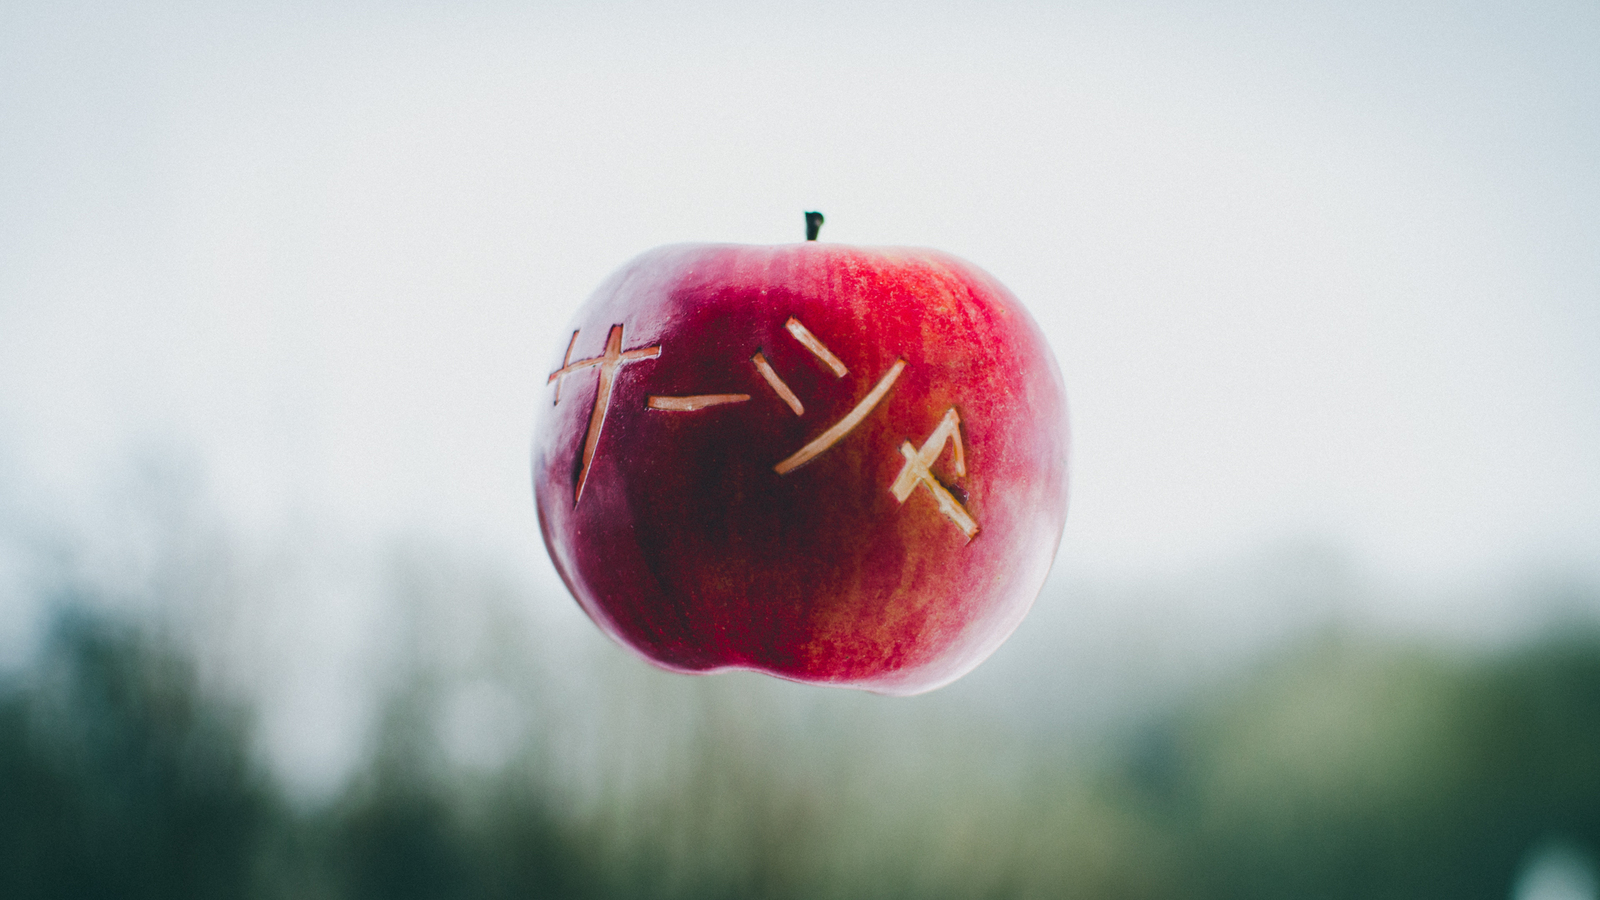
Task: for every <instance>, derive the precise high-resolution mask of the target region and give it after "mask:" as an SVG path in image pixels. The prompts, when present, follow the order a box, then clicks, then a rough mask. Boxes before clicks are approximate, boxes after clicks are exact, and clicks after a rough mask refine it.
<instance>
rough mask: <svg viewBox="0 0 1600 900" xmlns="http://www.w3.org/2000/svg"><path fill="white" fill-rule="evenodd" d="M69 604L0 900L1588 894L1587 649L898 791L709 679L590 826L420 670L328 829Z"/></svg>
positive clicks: (1368, 644)
mask: <svg viewBox="0 0 1600 900" xmlns="http://www.w3.org/2000/svg"><path fill="white" fill-rule="evenodd" d="M55 608H56V609H57V610H58V611H57V612H56V614H55V616H54V624H53V626H52V629H51V633H50V637H49V639H48V642H47V644H46V646H45V648H44V650H43V652H42V653H41V654H40V655H39V656H38V657H37V658H36V659H35V660H34V661H33V662H32V663H30V664H29V665H28V666H27V667H26V668H24V669H22V670H19V671H16V672H14V673H12V674H11V675H10V676H8V678H7V680H6V682H5V684H4V689H3V692H0V897H6V898H19V900H20V898H33V897H41V898H42V897H61V898H80V897H83V898H87V897H97V898H98V897H120V898H142V897H152V898H153V897H162V898H182V897H207V898H220V897H260V898H273V897H330V898H332V897H351V898H367V897H372V898H408V897H418V898H423V897H427V898H453V897H462V898H466V897H546V896H548V897H695V898H712V897H822V896H838V897H851V896H858V897H895V896H903V897H932V896H949V897H1106V898H1134V897H1140V898H1166V897H1171V898H1208V897H1215V898H1258V897H1259V898H1330V900H1331V898H1385V897H1394V898H1400V897H1408V898H1430V897H1440V898H1446V897H1448V898H1453V900H1462V898H1478V897H1482V898H1506V897H1511V896H1513V895H1514V894H1516V892H1517V879H1518V877H1519V873H1520V874H1521V875H1522V876H1523V877H1524V881H1526V878H1527V867H1528V865H1529V864H1530V863H1529V861H1530V860H1531V859H1536V858H1537V857H1538V854H1539V852H1540V848H1548V847H1552V846H1554V847H1560V848H1575V849H1571V850H1567V851H1563V852H1566V853H1567V854H1568V857H1570V858H1573V859H1577V860H1578V863H1577V865H1578V868H1577V870H1576V871H1577V873H1578V875H1577V876H1574V877H1576V878H1577V881H1578V887H1577V888H1575V890H1579V891H1580V893H1579V894H1576V895H1575V894H1573V893H1571V892H1570V891H1569V893H1567V894H1560V893H1559V891H1558V892H1557V893H1554V894H1551V893H1550V892H1549V891H1548V890H1546V894H1545V895H1541V896H1581V890H1582V889H1587V890H1589V891H1590V892H1591V896H1592V890H1593V886H1592V883H1591V884H1590V885H1588V886H1587V888H1584V886H1583V885H1582V884H1581V882H1582V880H1583V877H1584V875H1583V871H1584V870H1583V866H1585V865H1588V866H1589V867H1590V868H1589V869H1588V872H1589V873H1590V874H1589V876H1588V877H1592V872H1593V869H1592V861H1591V862H1588V863H1585V862H1584V861H1583V860H1584V854H1588V853H1592V852H1593V850H1594V848H1597V847H1600V636H1597V635H1596V633H1594V632H1593V631H1590V630H1585V629H1583V628H1572V629H1568V630H1567V631H1565V632H1564V633H1561V634H1557V635H1552V636H1549V637H1546V638H1544V639H1542V640H1539V641H1537V642H1533V643H1529V644H1526V645H1523V646H1520V647H1516V648H1512V649H1509V650H1501V651H1496V652H1493V653H1489V652H1483V653H1477V654H1464V653H1453V654H1452V653H1445V652H1443V651H1438V650H1435V649H1433V648H1431V647H1429V646H1423V645H1413V644H1405V643H1398V642H1393V641H1383V640H1378V639H1360V638H1355V637H1351V636H1349V635H1348V634H1345V633H1341V632H1337V631H1329V632H1327V633H1323V634H1320V635H1318V636H1315V637H1313V638H1311V639H1308V640H1304V641H1301V642H1299V643H1298V644H1296V645H1295V646H1293V647H1292V648H1291V649H1289V650H1287V651H1284V652H1281V653H1279V654H1277V655H1276V656H1275V657H1274V658H1273V659H1271V660H1269V661H1267V662H1266V663H1264V664H1262V665H1260V666H1258V667H1256V668H1254V669H1252V670H1251V671H1249V672H1246V673H1243V674H1239V675H1236V676H1234V677H1232V678H1230V679H1225V680H1223V681H1219V682H1218V683H1216V684H1214V685H1213V686H1211V687H1210V688H1209V689H1207V690H1206V691H1204V692H1202V693H1201V694H1198V695H1195V696H1191V697H1190V698H1188V699H1187V700H1185V701H1184V702H1183V703H1181V704H1179V705H1177V706H1176V707H1174V708H1171V709H1168V710H1166V711H1164V712H1156V713H1152V714H1150V715H1148V716H1146V717H1142V718H1141V719H1140V721H1139V723H1138V724H1137V725H1136V727H1132V728H1128V729H1122V730H1117V731H1115V733H1114V734H1112V735H1111V736H1109V737H1107V738H1106V739H1105V740H1104V741H1103V742H1101V743H1100V744H1098V745H1097V746H1096V747H1095V748H1094V749H1093V750H1092V751H1088V750H1085V749H1083V747H1082V746H1072V747H1069V746H1067V745H1066V744H1063V743H1057V742H1053V741H1051V740H1049V739H1046V738H1043V737H1038V736H1033V737H1025V736H1016V737H1008V736H1005V735H1000V736H996V735H993V734H990V735H987V736H977V735H976V734H974V736H973V737H972V738H971V739H970V740H967V739H963V738H962V737H961V734H962V732H961V730H960V727H952V728H949V729H946V730H944V731H941V732H938V733H936V734H935V735H934V738H935V739H936V740H937V741H948V743H947V744H944V745H943V746H933V747H931V748H929V752H928V753H927V755H926V756H924V757H922V758H920V759H918V760H915V761H912V762H908V763H906V764H905V765H904V766H902V767H901V772H900V778H901V780H900V781H898V782H895V783H888V782H885V783H884V784H883V786H882V788H881V790H880V789H875V788H873V787H872V786H871V784H870V782H871V779H867V780H866V782H867V783H864V782H863V780H862V779H861V778H857V777H852V773H850V772H849V771H848V769H849V767H850V762H849V760H848V758H843V759H841V758H840V757H838V756H829V755H827V754H826V753H824V752H822V751H818V750H816V748H815V747H812V746H808V743H807V742H808V740H814V741H816V742H822V743H825V742H826V741H827V740H828V734H827V731H828V729H830V728H831V729H834V730H848V729H849V728H850V727H851V725H850V723H849V722H846V721H834V722H832V723H831V724H829V723H823V725H826V727H822V726H820V725H819V724H818V723H816V722H811V723H809V724H807V725H806V726H804V727H802V728H798V729H796V728H788V729H787V730H785V728H784V726H783V725H782V724H781V723H779V722H777V721H776V720H774V719H773V717H772V716H770V715H768V714H766V713H763V712H762V711H761V710H760V709H759V708H752V707H751V706H749V705H745V706H740V702H741V701H739V699H738V698H739V697H740V696H743V695H741V694H740V691H742V690H743V688H742V687H740V685H743V684H745V683H746V682H744V681H740V680H739V679H741V678H742V677H743V676H719V677H718V678H715V679H710V680H709V681H710V682H711V683H718V684H724V685H732V687H728V688H717V690H721V691H723V693H722V694H721V695H718V696H721V697H722V701H718V702H716V703H712V704H710V705H702V706H698V707H696V706H685V707H681V708H674V709H668V710H665V712H664V714H665V715H667V716H669V717H676V718H681V719H682V720H683V722H682V723H681V724H682V729H683V730H684V731H685V732H686V733H688V734H689V735H690V746H691V747H692V752H691V753H690V754H689V756H688V758H687V760H686V761H684V762H683V763H682V764H681V765H680V766H679V767H678V768H676V769H673V770H672V771H671V775H670V777H669V778H667V779H665V780H663V781H660V782H657V783H654V784H653V786H652V784H651V783H647V782H643V781H635V782H632V784H633V785H634V786H633V787H619V788H616V789H603V790H601V791H600V792H599V794H598V796H599V798H600V799H599V800H598V801H597V802H594V803H589V804H577V805H575V804H573V803H571V802H569V801H568V800H566V799H563V798H564V797H566V796H567V792H566V791H565V789H564V786H563V785H561V784H556V783H551V780H552V779H554V778H556V777H558V776H555V775H552V774H551V773H552V772H553V771H555V770H554V769H552V768H550V767H548V766H541V765H539V764H536V763H534V762H530V761H528V760H527V759H522V758H520V757H519V758H518V760H520V761H518V760H513V761H512V762H509V763H507V764H504V765H500V766H498V767H493V768H489V769H485V768H482V767H478V768H471V769H466V768H462V767H460V766H455V765H452V764H451V763H449V762H448V761H447V760H446V758H445V756H444V755H442V754H441V753H440V751H439V747H438V746H437V744H438V737H437V735H438V731H437V729H435V728H433V727H432V725H431V724H430V717H431V716H432V715H434V712H435V706H434V705H433V704H432V703H431V701H430V699H429V697H430V696H431V690H432V688H430V685H429V683H428V681H427V679H426V678H422V677H418V678H412V679H410V680H409V681H407V682H406V683H405V684H404V685H403V686H402V687H401V688H399V689H397V690H395V691H394V692H393V693H392V695H391V696H390V697H389V699H388V701H387V702H386V705H385V710H384V713H383V715H382V717H381V723H382V724H381V727H380V728H379V730H378V734H379V738H378V739H377V740H376V741H375V743H374V745H373V749H372V752H371V753H370V755H369V758H368V759H367V760H366V762H365V763H363V765H362V767H361V768H360V770H359V771H358V772H357V774H356V775H355V777H354V778H352V779H351V780H350V782H349V783H348V784H347V785H346V786H345V787H344V788H343V789H342V790H341V791H340V792H339V793H338V794H337V796H336V797H334V798H333V799H332V800H331V801H330V802H325V803H319V804H312V805H310V806H307V805H306V804H304V803H298V802H294V801H292V800H291V799H290V798H289V797H288V795H286V794H285V793H284V791H283V790H282V789H281V788H280V787H278V786H277V784H276V783H275V780H274V778H273V777H272V776H271V775H270V774H269V772H268V771H267V770H266V769H265V767H264V766H262V765H261V764H260V763H258V762H256V761H255V754H253V753H252V752H251V750H250V748H251V746H252V743H251V737H250V735H251V728H252V724H251V723H252V719H251V715H250V711H249V710H248V709H247V708H245V707H244V706H243V705H241V704H239V703H237V702H233V701H230V700H228V699H227V698H225V697H219V696H217V692H215V691H210V690H207V689H206V688H205V687H204V686H203V683H202V680H201V679H199V678H198V677H197V674H196V667H195V665H194V663H193V662H191V660H190V659H189V656H188V654H187V653H186V651H184V650H183V649H182V647H181V646H180V645H179V644H178V643H177V642H174V641H172V640H168V639H165V638H162V637H161V636H159V634H158V633H157V632H156V630H155V629H150V628H141V627H136V626H134V625H132V624H129V623H128V622H127V621H123V620H122V619H120V618H119V617H117V616H115V615H113V614H110V613H106V612H103V611H102V612H98V613H94V612H89V611H88V610H90V609H94V608H100V607H95V606H94V605H93V604H87V603H80V602H77V601H75V600H73V599H70V598H69V599H67V600H64V601H62V602H59V603H57V604H56V606H55ZM623 689H626V684H624V685H623ZM777 689H778V690H804V689H801V688H795V687H793V686H787V685H778V686H777ZM755 696H765V695H760V694H757V695H755ZM723 701H726V702H723ZM758 706H759V704H758ZM808 734H809V735H810V737H809V738H808ZM975 748H976V749H975ZM985 748H992V749H993V750H994V752H993V754H992V757H991V755H990V751H989V750H987V749H985ZM662 752H663V753H666V752H668V750H667V749H666V748H663V750H662ZM986 758H992V760H993V762H992V764H987V763H986V762H985V759H986ZM819 760H821V762H819ZM830 766H833V767H842V768H840V770H839V771H837V773H836V777H835V776H834V775H830V768H829V767H830ZM797 773H798V774H797ZM1591 859H1592V858H1591ZM1569 881H1571V879H1569ZM1558 887H1559V886H1558ZM1522 893H1523V894H1527V893H1528V892H1527V891H1526V890H1524V891H1523V892H1522Z"/></svg>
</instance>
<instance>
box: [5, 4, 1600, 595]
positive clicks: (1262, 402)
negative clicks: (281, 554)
mask: <svg viewBox="0 0 1600 900" xmlns="http://www.w3.org/2000/svg"><path fill="white" fill-rule="evenodd" d="M520 6H522V4H505V5H494V4H485V3H479V4H472V3H455V4H444V3H441V4H434V5H431V6H430V5H426V4H402V5H398V6H397V5H393V4H377V3H371V4H359V3H326V4H324V3H306V4H303V5H301V6H299V7H294V6H290V5H285V4H261V5H260V8H252V7H243V6H238V7H232V8H226V7H224V6H223V5H220V4H209V3H192V4H177V3H171V4H161V5H152V6H151V7H149V8H137V7H136V6H134V5H132V4H128V5H111V4H106V5H96V4H78V5H72V4H66V3H26V2H19V0H12V2H9V3H7V4H5V6H4V8H3V10H0V465H3V466H4V467H5V468H6V469H7V470H8V471H7V472H6V473H5V474H4V475H3V476H0V478H3V481H4V483H5V484H4V487H5V490H8V491H12V492H15V493H20V494H21V495H22V496H23V498H24V500H26V501H28V502H39V503H44V502H52V503H54V502H59V499H60V498H63V497H66V498H72V497H77V496H80V495H84V494H86V493H87V492H90V491H92V490H95V489H98V487H99V486H100V485H102V484H103V483H104V480H105V478H106V477H107V474H106V473H107V472H110V471H114V470H115V467H116V461H117V460H118V459H120V458H121V457H123V456H125V455H126V454H127V453H129V452H130V451H131V450H135V449H138V448H140V447H145V446H148V445H151V444H154V445H156V446H159V447H175V448H181V449H183V450H184V451H185V452H187V453H190V454H192V455H194V456H195V457H197V458H198V459H199V460H201V461H202V463H203V464H204V467H205V469H206V471H207V473H208V476H209V478H210V479H211V481H212V483H213V486H214V488H215V491H216V493H217V494H218V496H219V498H220V501H221V503H222V504H223V506H224V509H225V511H226V514H227V515H228V516H230V517H232V518H234V519H235V520H237V521H239V522H240V523H243V524H244V525H245V526H247V527H249V528H252V529H256V530H259V531H260V532H261V533H267V534H270V533H273V532H274V531H281V530H284V529H288V528H291V527H293V525H294V523H295V522H298V521H307V520H312V521H317V522H324V523H333V524H334V525H335V526H336V527H339V528H348V529H351V530H354V531H356V532H358V533H373V534H379V533H387V532H394V531H406V530H410V529H418V528H420V529H426V530H430V531H433V532H436V533H443V534H446V535H449V536H452V537H453V538H457V539H460V540H462V541H465V542H472V543H477V544H481V545H483V546H487V547H490V548H495V550H496V552H499V553H503V554H504V555H505V556H506V557H507V558H508V559H516V560H520V561H521V564H524V565H527V566H529V567H534V568H540V569H541V570H545V571H547V570H546V569H543V567H546V566H547V564H546V563H545V562H544V553H543V549H542V547H540V546H539V545H538V537H537V528H536V526H535V524H534V516H533V506H532V501H531V496H530V489H529V478H528V471H527V468H528V462H527V452H528V444H529V429H530V427H531V421H532V415H533V410H534V408H535V404H536V403H538V402H541V401H542V400H543V399H544V397H545V388H544V387H543V376H544V374H545V372H546V371H547V368H548V366H549V364H550V362H551V360H552V358H554V357H558V356H559V353H560V350H561V347H562V346H563V344H562V340H563V335H564V334H565V333H566V332H564V330H563V329H564V326H565V323H566V320H567V319H568V317H569V316H570V315H571V314H572V313H573V311H574V310H575V309H576V307H577V306H578V304H580V303H581V302H582V301H583V300H584V299H585V297H586V296H587V295H588V293H589V292H590V291H591V290H592V289H593V288H594V287H595V286H596V285H597V284H598V283H599V282H600V281H601V279H602V278H604V277H605V276H606V275H607V274H608V273H609V272H610V271H611V270H613V269H615V268H616V267H618V266H619V265H621V264H622V263H623V262H624V261H626V260H627V259H628V258H630V257H632V256H633V255H635V254H637V253H639V252H641V251H643V250H646V249H648V248H650V247H653V246H656V245H659V244H664V243H672V242H679V241H694V240H715V241H738V242H751V243H770V242H780V241H789V240H794V239H797V238H798V237H800V236H801V234H802V227H803V226H802V219H801V212H802V211H803V210H807V209H821V210H823V211H824V212H825V213H826V214H827V217H828V223H827V226H826V227H825V229H824V231H823V236H824V238H825V239H830V240H834V241H840V242H849V243H862V244H912V245H924V246H932V247H938V248H940V249H944V250H947V251H950V252H953V253H956V254H958V255H960V256H963V257H965V258H967V259H970V260H971V261H973V262H975V263H977V264H978V265H980V266H982V267H984V268H987V269H988V270H990V271H991V272H993V273H994V274H995V275H997V276H998V277H999V278H1000V279H1001V280H1002V281H1004V282H1005V283H1006V284H1008V285H1009V286H1010V287H1011V288H1012V289H1013V290H1014V291H1015V292H1016V293H1017V294H1018V295H1019V296H1020V297H1021V298H1022V299H1023V301H1024V302H1025V303H1026V304H1028V305H1029V307H1030V308H1031V309H1032V310H1033V312H1034V314H1035V316H1036V317H1037V318H1038V319H1039V320H1040V322H1041V323H1042V324H1043V325H1044V327H1045V329H1046V330H1047V332H1048V334H1049V336H1050V338H1051V341H1052V342H1053V344H1054V346H1055V349H1056V352H1057V354H1058V356H1059V359H1060V362H1061V365H1062V368H1063V370H1064V372H1065V374H1066V378H1067V386H1068V392H1069V397H1070V399H1071V402H1072V404H1073V412H1074V417H1075V418H1074V432H1075V441H1076V445H1075V459H1074V485H1075V496H1074V501H1073V503H1074V505H1073V508H1072V511H1071V514H1070V517H1069V519H1070V521H1069V525H1068V532H1067V537H1066V542H1065V544H1064V549H1063V557H1062V561H1061V565H1064V566H1065V567H1066V568H1067V570H1069V571H1072V572H1078V573H1082V574H1086V575H1091V576H1111V577H1120V576H1122V575H1126V574H1129V573H1145V572H1150V571H1173V570H1180V569H1183V568H1184V567H1187V566H1193V565H1198V564H1203V563H1204V562H1205V561H1207V560H1213V559H1219V558H1227V557H1230V556H1237V555H1239V554H1244V553H1250V552H1253V551H1254V550H1256V549H1257V548H1259V547H1262V546H1265V545H1271V544H1273V543H1275V542H1278V541H1282V540H1286V539H1304V538H1308V537H1309V538H1312V539H1317V540H1325V541H1328V542H1329V543H1331V544H1334V545H1336V546H1340V547H1344V548H1347V549H1348V550H1349V551H1350V552H1351V553H1352V554H1353V555H1354V556H1355V557H1356V558H1358V559H1360V560H1361V561H1362V562H1363V564H1365V565H1370V566H1372V567H1374V568H1375V569H1377V570H1379V571H1382V572H1385V573H1387V574H1389V575H1391V576H1394V577H1397V578H1401V579H1410V580H1413V581H1416V582H1418V583H1423V584H1444V583H1458V582H1462V581H1470V580H1472V579H1475V578H1480V577H1491V578H1492V577H1499V576H1501V575H1504V574H1505V573H1508V572H1517V571H1528V570H1537V569H1542V568H1546V567H1555V568H1565V569H1571V570H1576V571H1580V572H1583V573H1588V574H1589V575H1591V576H1596V575H1600V7H1596V6H1594V5H1593V4H1583V3H1572V4H1565V5H1563V4H1539V3H1517V4H1510V3H1507V4H1503V5H1501V6H1499V7H1495V6H1489V5H1482V4H1479V5H1470V6H1447V5H1443V4H1406V5H1405V6H1406V9H1403V10H1402V9H1394V8H1391V7H1394V6H1396V5H1395V4H1387V3H1337V4H1335V3H1327V4H1322V5H1307V4H1297V5H1296V4H1266V3H1263V4H1259V5H1257V4H1215V3H1193V4H1187V5H1182V4H1172V5H1145V6H1141V7H1134V6H1131V5H1128V4H1105V5H1104V6H1100V7H1096V6H1083V7H1078V8H1054V7H1047V6H1045V5H1042V4H1040V5H1033V4H1012V5H1005V4H981V5H980V4H956V3H950V4H942V5H941V4H927V3H915V4H913V3H909V2H908V3H903V4H892V5H891V4H877V5H872V4H865V5H864V4H859V3H842V2H839V3H833V2H827V3H818V2H806V3H789V4H781V5H779V4H748V3H727V4H721V5H670V4H638V5H621V4H610V5H604V4H578V3H569V4H556V5H540V6H538V8H529V9H521V8H519V7H520ZM527 6H529V7H534V6H535V5H534V4H527Z"/></svg>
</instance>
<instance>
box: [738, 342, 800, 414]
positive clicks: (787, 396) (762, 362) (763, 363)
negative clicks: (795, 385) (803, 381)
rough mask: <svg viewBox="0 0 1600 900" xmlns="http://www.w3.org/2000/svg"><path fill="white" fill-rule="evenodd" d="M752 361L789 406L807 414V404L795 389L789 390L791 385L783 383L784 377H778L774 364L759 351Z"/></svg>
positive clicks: (798, 412) (797, 412)
mask: <svg viewBox="0 0 1600 900" xmlns="http://www.w3.org/2000/svg"><path fill="white" fill-rule="evenodd" d="M750 361H751V362H753V363H755V364H756V371H758V372H760V373H761V377H762V378H765V379H766V380H767V384H770V385H772V389H773V390H775V391H777V392H778V396H779V397H782V398H783V402H785V403H787V404H789V408H790V409H792V410H794V414H795V415H797V416H803V415H805V414H806V408H805V405H804V404H802V403H801V402H800V398H799V397H796V396H795V394H794V391H791V390H789V386H788V385H787V384H784V383H783V379H782V378H779V377H778V373H777V372H774V371H772V364H771V363H769V362H767V358H766V357H765V356H762V355H761V354H760V352H757V353H756V355H755V356H752V357H750Z"/></svg>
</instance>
